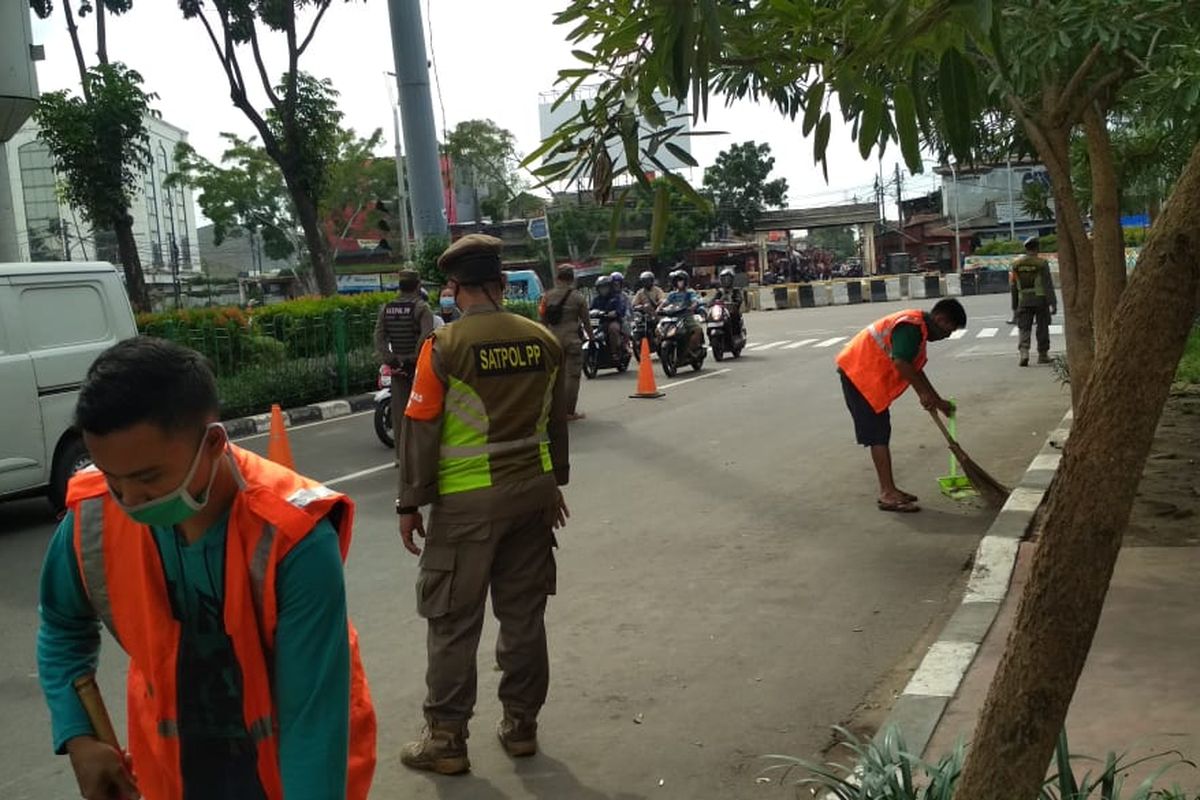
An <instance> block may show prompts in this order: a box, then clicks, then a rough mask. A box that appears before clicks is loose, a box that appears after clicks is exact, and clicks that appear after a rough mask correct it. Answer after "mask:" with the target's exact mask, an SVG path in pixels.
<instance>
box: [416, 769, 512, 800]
mask: <svg viewBox="0 0 1200 800" xmlns="http://www.w3.org/2000/svg"><path fill="white" fill-rule="evenodd" d="M425 777H426V778H428V779H429V782H430V783H432V784H433V788H434V791H436V792H437V796H438V797H439V798H441V799H442V800H511V798H510V797H509V796H508V795H506V794H505V793H504V792H502V791H500V790H499V789H497V788H496V787H495V786H494V785H492V783H491V781H488V780H486V779H485V778H479V777H476V776H475V775H473V774H467V775H456V776H454V777H453V778H442V777H440V776H438V777H435V776H433V775H426V776H425Z"/></svg>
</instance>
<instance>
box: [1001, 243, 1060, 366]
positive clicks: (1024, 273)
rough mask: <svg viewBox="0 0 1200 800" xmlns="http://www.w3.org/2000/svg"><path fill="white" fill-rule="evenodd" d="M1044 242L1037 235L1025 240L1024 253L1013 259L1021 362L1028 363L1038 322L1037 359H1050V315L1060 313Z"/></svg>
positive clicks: (1014, 311) (1021, 364)
mask: <svg viewBox="0 0 1200 800" xmlns="http://www.w3.org/2000/svg"><path fill="white" fill-rule="evenodd" d="M1040 253H1041V242H1040V241H1039V240H1038V238H1037V237H1036V236H1032V237H1030V238H1028V239H1026V240H1025V255H1023V256H1021V257H1020V258H1018V259H1017V260H1016V261H1014V262H1013V266H1012V279H1011V281H1010V285H1011V286H1012V309H1013V315H1014V316H1015V317H1016V320H1017V330H1018V331H1019V332H1020V338H1019V339H1018V340H1017V352H1018V354H1019V356H1020V360H1019V361H1018V363H1019V364H1020V366H1022V367H1027V366H1029V344H1030V339H1031V338H1032V333H1033V329H1034V326H1035V325H1036V326H1037V349H1038V358H1037V363H1039V364H1049V363H1050V318H1051V317H1052V316H1054V315H1055V314H1057V313H1058V298H1057V297H1056V296H1055V293H1054V277H1053V276H1052V275H1051V274H1050V262H1049V261H1047V260H1046V259H1044V258H1042V257H1041V255H1040Z"/></svg>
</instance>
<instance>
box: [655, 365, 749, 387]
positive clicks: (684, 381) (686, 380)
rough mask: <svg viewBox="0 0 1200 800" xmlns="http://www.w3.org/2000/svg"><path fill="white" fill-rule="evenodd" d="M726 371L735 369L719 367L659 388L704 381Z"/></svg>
mask: <svg viewBox="0 0 1200 800" xmlns="http://www.w3.org/2000/svg"><path fill="white" fill-rule="evenodd" d="M726 372H733V370H731V369H730V368H729V367H726V368H725V369H719V370H716V371H715V372H705V373H704V374H703V375H697V376H696V377H694V378H684V379H683V380H681V381H675V382H674V383H668V384H667V385H665V386H660V387H658V388H659V389H673V388H674V387H676V386H683V385H684V384H685V383H691V382H692V381H702V380H704V379H705V378H711V377H713V376H714V375H724V374H725V373H726Z"/></svg>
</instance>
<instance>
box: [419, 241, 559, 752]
mask: <svg viewBox="0 0 1200 800" xmlns="http://www.w3.org/2000/svg"><path fill="white" fill-rule="evenodd" d="M500 249H501V242H500V240H499V239H497V238H495V237H492V236H483V235H480V234H471V235H468V236H464V237H463V238H462V239H459V240H458V241H457V242H455V243H454V244H453V245H451V246H450V248H449V249H448V250H446V252H445V253H444V254H443V255H442V257H441V258H440V259H439V260H438V266H439V267H440V268H441V269H442V271H443V272H445V274H446V278H447V282H448V284H449V286H450V287H451V289H452V290H453V291H454V295H455V300H456V301H457V303H458V306H459V307H460V308H461V309H462V310H463V317H462V319H460V320H458V321H457V322H455V323H454V324H453V325H448V326H446V327H445V328H442V329H441V330H438V331H435V332H434V333H433V335H432V336H431V337H430V338H429V339H428V340H426V342H425V344H424V346H423V347H422V349H421V355H420V358H419V359H418V360H417V376H416V382H415V384H414V386H413V394H412V399H411V400H410V401H409V404H408V410H407V411H406V412H405V416H404V420H403V422H402V425H403V430H404V435H405V436H406V437H407V439H406V440H407V441H408V442H409V446H408V447H406V448H405V450H404V452H403V453H401V458H400V493H399V497H398V498H397V500H396V511H397V512H398V513H399V514H400V536H401V538H402V540H403V542H404V546H405V547H406V548H407V549H408V550H409V551H410V552H412V553H414V554H419V555H420V556H421V563H420V574H419V576H418V578H417V613H419V614H420V615H421V616H422V617H424V618H425V619H426V620H427V622H428V637H427V647H428V664H427V668H426V672H425V684H426V687H427V689H428V691H427V693H426V695H425V704H424V712H425V730H424V733H423V735H422V736H421V738H420V739H418V740H417V741H414V742H411V743H409V744H407V745H405V746H404V748H403V749H402V750H401V753H400V760H401V762H402V763H404V764H405V766H408V767H410V768H412V769H421V770H430V771H433V772H438V773H442V774H446V775H453V774H457V773H461V772H466V771H467V770H468V769H470V761H469V760H468V758H467V734H468V731H467V724H468V720H469V719H470V718H471V715H472V714H473V712H474V709H475V696H476V670H475V665H476V650H477V649H478V647H479V636H480V632H481V630H482V628H483V614H484V606H485V603H486V601H487V596H488V590H489V588H490V589H491V596H492V611H493V612H494V613H495V615H496V618H497V619H498V620H499V622H500V633H499V638H498V640H497V642H496V661H497V663H498V664H499V666H500V670H501V673H502V674H501V677H500V702H501V704H502V705H503V706H504V716H503V718H502V719H501V720H500V725H499V728H498V735H499V739H500V743H501V745H502V746H503V747H504V750H505V751H506V752H507V753H508V754H509V755H510V756H514V757H518V756H531V755H533V754H534V753H536V752H537V730H538V724H537V719H538V713H539V712H540V711H541V708H542V705H543V704H544V703H545V701H546V692H547V689H548V687H549V684H550V664H549V655H548V652H547V648H546V624H545V619H544V615H545V611H546V599H547V597H548V596H549V595H552V594H554V592H555V574H556V573H555V563H554V552H553V548H554V547H555V544H556V542H555V539H554V529H555V528H557V527H561V526H562V525H564V524H565V523H566V517H567V507H566V505H565V503H564V502H563V496H562V492H561V491H560V490H559V487H560V486H564V485H566V483H567V480H568V478H569V465H568V461H567V395H566V387H565V385H564V383H565V371H564V369H563V351H562V347H561V346H560V345H559V343H558V340H557V339H556V338H555V337H554V335H553V334H552V333H551V332H550V331H549V330H547V329H546V328H545V327H543V326H541V325H539V324H537V323H536V322H533V321H531V320H527V319H524V318H523V317H520V316H518V315H516V314H512V313H510V312H508V311H505V310H504V308H503V306H502V303H503V298H504V276H503V273H502V272H501V269H500ZM424 505H432V510H431V512H430V519H429V530H428V534H426V530H425V524H424V519H423V518H422V516H421V512H420V507H421V506H424ZM414 534H415V535H416V536H422V537H426V536H427V540H426V545H425V549H424V552H422V551H421V548H420V547H418V546H417V544H416V542H415V541H414V539H413V536H414Z"/></svg>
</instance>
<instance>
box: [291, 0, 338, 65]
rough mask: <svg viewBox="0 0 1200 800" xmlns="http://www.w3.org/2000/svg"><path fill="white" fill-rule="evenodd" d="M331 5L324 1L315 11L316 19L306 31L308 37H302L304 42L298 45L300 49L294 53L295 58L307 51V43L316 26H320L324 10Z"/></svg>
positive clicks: (329, 0) (330, 1)
mask: <svg viewBox="0 0 1200 800" xmlns="http://www.w3.org/2000/svg"><path fill="white" fill-rule="evenodd" d="M331 4H332V0H325V2H324V3H322V4H321V8H320V10H319V11H317V18H316V19H314V20H313V24H312V27H311V28H309V29H308V35H307V36H305V37H304V41H302V42H301V43H300V47H299V49H298V50H297V51H296V57H297V58H299V57H300V56H301V55H303V54H304V51H305V50H307V49H308V44H309V42H311V41H312V39H313V36H314V35H315V34H316V32H317V26H318V25H320V24H321V17H323V16H325V10H326V9H328V8H329V6H330V5H331Z"/></svg>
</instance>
